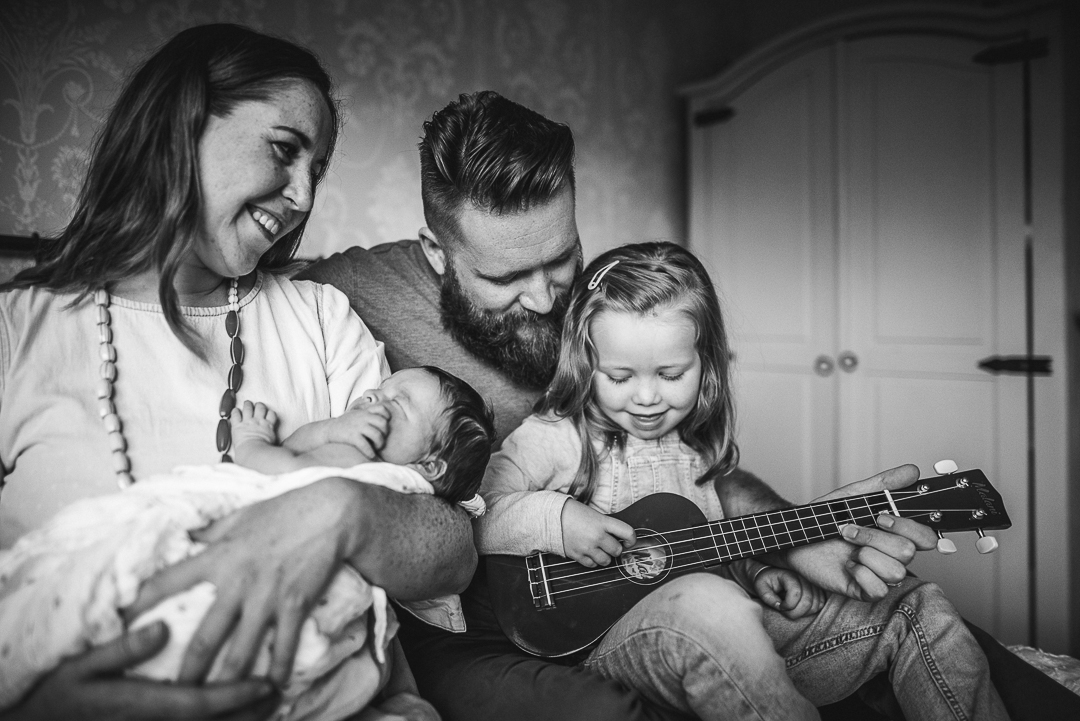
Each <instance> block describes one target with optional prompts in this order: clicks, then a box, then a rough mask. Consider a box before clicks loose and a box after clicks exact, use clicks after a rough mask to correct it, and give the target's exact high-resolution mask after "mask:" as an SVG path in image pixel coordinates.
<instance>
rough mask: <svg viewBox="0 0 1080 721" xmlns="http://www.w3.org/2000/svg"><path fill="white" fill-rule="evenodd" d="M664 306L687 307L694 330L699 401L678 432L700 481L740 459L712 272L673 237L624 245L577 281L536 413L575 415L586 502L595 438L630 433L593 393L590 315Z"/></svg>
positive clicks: (615, 441)
mask: <svg viewBox="0 0 1080 721" xmlns="http://www.w3.org/2000/svg"><path fill="white" fill-rule="evenodd" d="M612 263H614V265H612V267H611V268H609V269H608V270H607V272H606V273H604V274H603V276H602V279H601V281H600V282H599V284H597V285H595V287H592V288H590V287H589V286H590V281H591V280H592V279H593V277H594V276H595V275H596V273H597V271H599V270H600V269H601V268H603V267H604V266H606V265H609V264H612ZM665 310H674V311H676V312H678V313H682V314H684V315H685V316H686V317H687V318H689V319H690V321H691V322H692V323H693V324H694V329H695V331H696V337H695V342H694V346H695V350H696V351H697V354H698V357H699V358H700V360H701V385H700V387H699V388H698V397H697V402H696V403H695V404H694V408H693V409H692V410H691V411H690V413H689V414H688V415H687V416H686V418H684V419H683V421H682V422H681V423H680V424H679V427H678V431H679V437H680V438H681V439H682V441H683V443H685V444H686V445H688V446H690V447H691V448H692V449H694V450H695V451H697V452H698V453H700V454H701V456H702V459H703V460H704V462H705V466H706V470H705V473H704V474H702V476H701V478H699V479H698V480H697V482H698V483H699V484H700V483H705V482H707V481H711V480H715V479H716V478H717V477H719V476H720V475H723V474H724V473H727V472H728V471H730V470H731V469H732V468H734V467H735V465H736V464H737V463H738V461H739V449H738V446H737V445H736V444H735V403H734V399H733V396H732V392H731V370H730V365H731V351H730V349H729V347H728V341H727V332H726V330H725V329H724V319H723V315H722V314H721V312H720V301H719V299H718V298H717V295H716V289H715V288H714V287H713V284H712V281H711V280H710V279H709V274H708V271H706V270H705V267H704V266H703V265H702V264H701V261H699V260H698V259H697V258H696V257H694V255H693V253H691V252H690V251H688V250H686V249H684V248H681V247H680V246H678V245H675V244H674V243H641V244H639V245H624V246H621V247H619V248H614V249H612V250H609V251H607V252H606V253H602V254H600V255H599V256H597V257H596V259H595V260H593V261H592V262H591V263H589V265H588V266H587V267H586V268H585V270H584V272H582V274H581V275H579V276H578V278H577V280H576V281H574V286H573V288H572V289H571V291H570V308H569V310H567V312H566V322H565V323H564V324H563V333H562V345H561V346H560V349H559V363H558V366H557V367H556V369H555V377H554V378H553V379H552V381H551V384H550V385H549V386H548V389H547V391H546V392H545V393H544V395H543V396H541V398H540V400H539V401H537V404H536V411H537V412H538V413H542V414H553V415H554V416H556V417H558V418H570V419H571V420H572V421H573V423H574V425H575V427H576V428H577V430H578V433H579V435H580V436H581V446H582V454H581V465H580V466H579V467H578V473H577V476H576V477H575V478H574V481H573V483H572V485H571V487H570V494H571V495H573V496H574V498H576V499H578V500H579V501H582V502H583V503H584V502H587V501H588V500H589V498H590V497H591V496H592V492H593V489H594V488H595V487H596V476H597V473H598V471H599V463H600V459H599V457H598V455H597V452H596V449H595V448H594V446H593V440H601V441H603V443H604V444H605V445H606V446H608V447H609V448H610V446H612V445H622V444H623V443H624V442H625V440H626V432H625V431H624V430H623V429H622V428H621V427H620V426H619V425H618V424H616V423H615V422H614V421H612V420H611V419H609V418H608V417H607V416H605V415H604V412H603V411H601V410H600V407H599V406H598V405H597V402H596V397H595V394H594V392H593V383H594V380H593V371H594V370H595V369H596V364H597V356H596V347H595V346H594V345H593V341H592V335H591V326H592V322H593V320H595V318H596V317H597V316H598V315H599V314H600V313H602V312H604V311H611V312H615V313H629V314H631V315H634V316H644V315H650V314H653V313H657V312H661V311H665Z"/></svg>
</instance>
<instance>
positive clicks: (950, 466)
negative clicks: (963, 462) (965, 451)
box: [934, 461, 957, 476]
mask: <svg viewBox="0 0 1080 721" xmlns="http://www.w3.org/2000/svg"><path fill="white" fill-rule="evenodd" d="M934 471H935V472H936V473H937V474H938V475H939V476H947V475H948V474H950V473H956V471H957V466H956V461H938V462H937V463H935V464H934Z"/></svg>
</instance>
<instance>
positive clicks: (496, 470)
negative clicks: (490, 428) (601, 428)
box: [474, 415, 581, 556]
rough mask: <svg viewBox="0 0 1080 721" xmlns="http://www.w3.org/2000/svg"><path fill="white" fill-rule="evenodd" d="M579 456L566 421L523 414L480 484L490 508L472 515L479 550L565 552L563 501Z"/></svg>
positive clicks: (519, 553)
mask: <svg viewBox="0 0 1080 721" xmlns="http://www.w3.org/2000/svg"><path fill="white" fill-rule="evenodd" d="M580 459H581V443H580V441H579V440H578V436H577V431H576V430H574V427H573V424H572V423H570V421H566V420H559V421H550V420H545V419H542V418H540V417H538V416H535V415H533V416H529V417H528V418H526V419H525V421H524V422H523V423H522V424H521V425H520V426H519V427H518V428H517V429H516V430H515V431H514V432H513V433H511V434H510V435H509V436H507V438H506V440H504V441H503V445H502V449H501V450H500V451H499V452H498V453H496V454H495V455H493V456H492V457H491V461H490V462H489V463H488V467H487V472H486V473H485V474H484V482H483V485H482V486H481V487H480V493H481V495H482V496H483V497H484V500H485V501H486V502H487V506H488V511H487V513H486V514H484V515H483V516H481V517H480V518H478V519H476V521H474V529H475V533H476V547H477V550H478V551H479V552H480V553H481V554H491V553H505V554H509V555H514V556H526V555H529V554H531V553H533V552H534V551H549V552H552V553H558V554H560V555H566V554H565V551H564V547H563V534H562V514H563V506H564V504H566V503H567V501H569V500H570V497H569V496H567V495H566V492H567V491H568V490H569V489H570V484H571V482H572V481H573V478H574V474H575V473H576V472H577V466H578V463H580Z"/></svg>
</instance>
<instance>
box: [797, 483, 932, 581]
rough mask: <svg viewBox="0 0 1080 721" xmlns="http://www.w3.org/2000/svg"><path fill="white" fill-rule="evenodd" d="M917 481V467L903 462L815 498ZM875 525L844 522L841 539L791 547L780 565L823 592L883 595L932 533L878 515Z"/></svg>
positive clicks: (903, 520)
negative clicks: (895, 466)
mask: <svg viewBox="0 0 1080 721" xmlns="http://www.w3.org/2000/svg"><path fill="white" fill-rule="evenodd" d="M918 479H919V469H918V468H917V467H916V466H913V465H910V464H908V465H905V466H900V467H899V468H893V469H891V470H888V471H884V472H882V473H879V474H877V475H876V476H873V477H871V478H868V479H866V480H865V481H858V482H856V483H849V484H848V485H846V486H843V487H842V488H838V489H836V490H835V491H833V492H832V493H827V494H825V495H824V496H822V497H821V498H818V499H817V501H828V500H833V499H836V498H845V497H847V496H858V495H863V494H866V493H878V492H880V491H883V490H885V489H889V490H894V489H897V488H903V487H904V486H909V485H911V484H912V483H914V482H915V481H917V480H918ZM815 502H816V501H815ZM877 523H878V526H879V528H864V527H860V526H854V525H850V526H845V527H844V528H843V529H841V530H842V532H843V534H844V538H843V540H840V539H836V540H831V541H825V542H823V543H815V544H813V545H810V546H802V547H801V548H793V549H791V550H790V551H788V552H787V553H786V555H785V560H786V563H787V565H788V566H790V567H791V568H792V569H794V570H796V571H798V572H799V573H801V574H802V575H803V576H805V577H806V578H807V579H809V580H810V581H812V582H813V583H816V584H817V585H819V586H821V587H822V588H824V589H826V590H828V591H835V592H837V593H842V594H844V595H845V596H848V597H850V598H854V599H856V600H860V601H874V600H877V599H880V598H884V596H885V594H886V593H888V591H889V589H888V584H897V583H899V582H900V581H901V580H903V578H904V576H906V575H907V565H908V564H909V563H911V561H912V560H914V558H915V552H916V551H917V550H923V551H925V550H929V549H931V548H934V546H935V544H936V542H937V536H936V535H935V534H934V532H933V531H932V530H930V529H929V528H928V527H926V526H924V525H922V524H921V523H917V522H915V521H913V520H911V519H909V518H897V517H896V516H891V515H886V516H878V518H877Z"/></svg>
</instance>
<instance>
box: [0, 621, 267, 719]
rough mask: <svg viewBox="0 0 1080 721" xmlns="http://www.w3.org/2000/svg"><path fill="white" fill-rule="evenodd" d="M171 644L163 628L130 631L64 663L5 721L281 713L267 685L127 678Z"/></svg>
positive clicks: (247, 716) (5, 715) (0, 716)
mask: <svg viewBox="0 0 1080 721" xmlns="http://www.w3.org/2000/svg"><path fill="white" fill-rule="evenodd" d="M168 639H169V632H168V629H167V628H166V627H165V624H163V623H160V622H159V623H155V624H151V625H149V626H147V627H145V628H141V629H139V630H137V631H132V632H130V633H128V634H126V635H124V636H121V637H120V638H118V639H116V640H114V641H111V642H109V643H107V644H104V645H102V646H98V647H96V648H92V649H90V650H89V651H87V652H86V653H84V654H82V655H80V656H76V657H75V658H71V659H68V660H67V661H64V662H63V663H61V664H60V665H59V666H58V667H57V668H56V669H55V670H54V671H53V672H52V673H50V674H49V675H48V676H46V677H45V678H44V679H42V681H41V682H40V683H38V685H37V686H35V687H34V688H33V690H31V691H30V693H29V695H28V696H27V697H26V698H25V699H24V700H23V702H22V703H21V704H19V705H18V706H16V707H15V708H13V709H10V710H9V711H7V712H4V713H0V720H2V721H46V720H48V721H52V720H53V719H55V720H56V721H78V720H79V719H87V721H108V720H110V719H204V718H210V717H213V718H215V719H227V720H228V721H256V720H257V719H264V718H267V717H268V716H269V715H270V714H271V713H273V711H274V709H275V708H277V705H278V702H279V698H278V696H277V694H276V693H275V692H274V689H273V686H271V684H270V683H268V682H267V681H263V680H250V681H238V682H235V683H222V684H209V685H206V686H199V687H195V686H183V685H177V684H165V683H157V682H154V681H144V680H139V679H130V678H124V677H123V675H122V674H123V671H124V669H126V668H130V667H132V666H135V665H137V664H139V663H141V662H143V661H145V660H146V659H148V658H151V657H152V656H153V655H154V654H156V653H157V652H158V651H160V650H161V649H162V648H163V647H164V646H165V643H166V642H167V641H168Z"/></svg>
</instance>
